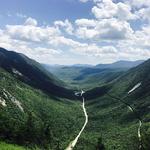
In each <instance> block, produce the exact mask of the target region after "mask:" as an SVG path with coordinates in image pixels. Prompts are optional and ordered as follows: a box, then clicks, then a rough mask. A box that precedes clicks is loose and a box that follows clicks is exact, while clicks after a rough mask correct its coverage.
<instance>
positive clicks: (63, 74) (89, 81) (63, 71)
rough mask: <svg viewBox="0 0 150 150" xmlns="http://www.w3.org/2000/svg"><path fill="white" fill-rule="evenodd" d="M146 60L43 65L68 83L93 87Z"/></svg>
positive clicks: (75, 85) (110, 80) (109, 80)
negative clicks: (94, 64) (92, 64)
mask: <svg viewBox="0 0 150 150" xmlns="http://www.w3.org/2000/svg"><path fill="white" fill-rule="evenodd" d="M142 62H144V61H143V60H139V61H118V62H115V63H112V64H99V65H96V66H89V65H72V66H61V65H60V66H59V65H58V66H51V65H43V66H44V68H45V69H47V70H48V71H50V72H52V73H53V74H54V75H55V76H57V77H58V78H60V79H63V81H65V82H66V83H68V84H70V85H72V86H73V87H76V88H78V84H80V87H82V88H86V89H88V88H93V87H96V86H99V85H103V84H106V83H109V82H112V81H113V80H114V79H116V78H118V77H119V76H120V75H121V74H123V73H124V72H125V71H127V70H128V69H130V68H132V67H135V66H137V65H139V64H141V63H142Z"/></svg>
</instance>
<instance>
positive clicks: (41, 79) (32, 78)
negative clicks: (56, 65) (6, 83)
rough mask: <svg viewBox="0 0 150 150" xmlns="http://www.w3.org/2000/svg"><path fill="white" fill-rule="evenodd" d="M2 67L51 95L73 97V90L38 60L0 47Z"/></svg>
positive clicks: (0, 65) (0, 64)
mask: <svg viewBox="0 0 150 150" xmlns="http://www.w3.org/2000/svg"><path fill="white" fill-rule="evenodd" d="M0 67H1V68H3V69H5V70H6V71H8V72H9V73H12V74H14V75H16V76H17V77H18V78H19V79H20V80H21V81H23V82H25V83H27V84H29V85H31V86H33V87H35V88H37V89H41V90H43V91H45V92H47V93H48V94H50V95H55V96H59V97H66V98H71V97H74V93H73V91H72V90H69V89H67V88H66V87H65V85H64V83H63V82H62V81H60V80H59V79H57V78H56V77H55V76H54V75H52V74H51V73H50V72H48V71H47V70H46V69H44V68H43V67H42V66H41V65H40V64H39V63H38V62H36V61H34V60H32V59H30V58H28V57H26V56H25V55H23V54H19V53H16V52H12V51H7V50H5V49H3V48H0Z"/></svg>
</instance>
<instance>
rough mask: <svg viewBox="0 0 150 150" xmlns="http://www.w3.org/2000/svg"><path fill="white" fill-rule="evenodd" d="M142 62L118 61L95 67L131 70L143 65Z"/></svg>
mask: <svg viewBox="0 0 150 150" xmlns="http://www.w3.org/2000/svg"><path fill="white" fill-rule="evenodd" d="M143 62H144V60H137V61H124V60H120V61H117V62H114V63H112V64H98V65H96V66H95V67H96V68H101V69H104V68H127V69H129V68H133V67H136V66H138V65H140V64H141V63H143Z"/></svg>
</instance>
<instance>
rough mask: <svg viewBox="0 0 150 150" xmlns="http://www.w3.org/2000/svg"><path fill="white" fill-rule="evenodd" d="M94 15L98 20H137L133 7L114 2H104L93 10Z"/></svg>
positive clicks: (110, 0) (104, 0) (109, 0)
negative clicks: (113, 18) (114, 18)
mask: <svg viewBox="0 0 150 150" xmlns="http://www.w3.org/2000/svg"><path fill="white" fill-rule="evenodd" d="M92 13H93V14H94V15H95V17H96V18H97V19H103V18H105V19H106V18H112V17H116V18H118V19H121V20H130V19H135V18H136V16H135V14H133V13H132V11H131V7H130V5H128V4H125V3H122V2H119V3H114V2H113V1H112V0H103V1H102V2H101V3H98V4H97V5H96V6H94V7H93V8H92Z"/></svg>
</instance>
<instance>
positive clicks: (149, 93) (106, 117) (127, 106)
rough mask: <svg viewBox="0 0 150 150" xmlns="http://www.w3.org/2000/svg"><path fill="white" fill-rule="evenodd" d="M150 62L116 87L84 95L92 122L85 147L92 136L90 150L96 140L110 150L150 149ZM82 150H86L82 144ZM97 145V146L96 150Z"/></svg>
mask: <svg viewBox="0 0 150 150" xmlns="http://www.w3.org/2000/svg"><path fill="white" fill-rule="evenodd" d="M149 72H150V59H149V60H147V61H145V62H144V63H142V64H140V65H138V66H136V67H134V68H131V69H130V70H128V71H126V72H124V73H123V74H122V75H121V76H120V77H119V78H117V79H116V80H114V81H113V82H112V83H109V84H105V85H102V86H99V87H97V88H93V89H92V90H89V91H87V92H86V93H85V94H84V97H85V99H86V100H88V101H87V104H86V105H87V109H88V113H89V120H91V122H89V124H88V127H87V129H86V131H85V132H84V135H83V136H82V139H81V143H82V142H83V141H87V140H88V137H89V136H90V135H91V130H92V133H93V134H92V136H93V138H92V139H91V140H90V142H91V143H90V144H88V142H85V145H87V147H89V149H94V145H95V144H94V143H95V140H94V139H96V138H98V137H99V138H102V139H103V143H104V145H105V148H106V149H110V150H111V149H121V150H126V149H130V150H137V149H139V144H140V142H139V139H138V137H139V126H140V124H141V123H139V119H140V121H141V122H142V126H141V128H140V134H141V135H140V136H141V139H142V147H143V150H148V149H149V148H150V145H149V140H150V126H149V121H150V113H149V112H150V111H149V106H150V101H149V99H150V74H149ZM81 143H80V144H79V147H80V148H79V149H82V148H83V147H82V144H81ZM92 145H93V146H92Z"/></svg>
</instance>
